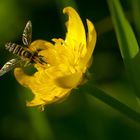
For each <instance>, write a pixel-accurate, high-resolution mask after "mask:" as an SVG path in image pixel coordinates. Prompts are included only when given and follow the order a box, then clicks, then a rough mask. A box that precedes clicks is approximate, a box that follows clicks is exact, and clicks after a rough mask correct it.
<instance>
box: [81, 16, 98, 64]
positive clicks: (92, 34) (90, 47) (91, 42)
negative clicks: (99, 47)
mask: <svg viewBox="0 0 140 140" xmlns="http://www.w3.org/2000/svg"><path fill="white" fill-rule="evenodd" d="M87 26H88V34H87V53H86V55H85V57H84V58H83V65H84V66H86V65H88V63H89V62H90V59H91V57H92V53H93V51H94V48H95V44H96V40H97V34H96V31H95V28H94V25H93V24H92V22H91V21H90V20H88V19H87Z"/></svg>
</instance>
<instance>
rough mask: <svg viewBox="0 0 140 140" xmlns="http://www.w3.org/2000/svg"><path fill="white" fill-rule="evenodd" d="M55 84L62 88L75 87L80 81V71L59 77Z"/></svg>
mask: <svg viewBox="0 0 140 140" xmlns="http://www.w3.org/2000/svg"><path fill="white" fill-rule="evenodd" d="M55 82H56V84H57V85H58V86H60V87H62V88H76V87H77V85H79V84H80V83H81V82H82V73H81V72H76V73H73V74H70V75H67V76H63V77H59V78H57V79H56V80H55Z"/></svg>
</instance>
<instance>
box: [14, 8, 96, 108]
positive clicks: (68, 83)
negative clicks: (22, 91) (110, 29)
mask: <svg viewBox="0 0 140 140" xmlns="http://www.w3.org/2000/svg"><path fill="white" fill-rule="evenodd" d="M63 13H66V14H67V15H68V17H69V19H68V21H67V22H66V27H67V34H66V38H65V40H63V39H60V38H59V39H56V38H55V39H52V41H53V43H51V42H48V41H44V40H36V41H34V42H32V43H31V45H30V46H29V47H30V48H33V49H37V48H41V49H42V51H40V52H39V55H41V56H43V60H44V61H45V62H46V64H42V65H41V64H39V63H36V64H35V65H34V67H35V68H36V69H37V72H35V73H34V74H33V75H32V76H30V75H27V74H25V73H24V72H23V70H22V69H21V68H16V69H15V70H14V74H15V77H16V79H17V81H18V82H19V83H20V84H21V85H23V86H25V87H27V88H29V89H31V91H32V92H33V94H34V98H33V100H32V101H30V102H27V106H44V105H46V104H51V103H54V102H56V101H59V100H61V99H64V98H65V97H66V96H68V95H69V93H70V91H71V90H72V89H73V88H76V87H77V86H78V85H79V84H80V83H81V82H82V80H83V75H84V74H85V72H86V70H87V68H88V66H89V63H90V60H91V56H92V53H93V50H94V48H95V43H96V31H95V29H94V26H93V24H92V22H91V21H89V20H88V19H87V27H88V33H87V39H86V34H85V29H84V26H83V23H82V21H81V19H80V17H79V15H78V13H77V12H76V11H75V10H74V9H73V8H72V7H66V8H64V9H63Z"/></svg>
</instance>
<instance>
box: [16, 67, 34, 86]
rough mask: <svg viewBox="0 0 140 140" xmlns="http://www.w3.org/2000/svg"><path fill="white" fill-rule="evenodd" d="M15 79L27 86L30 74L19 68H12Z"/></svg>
mask: <svg viewBox="0 0 140 140" xmlns="http://www.w3.org/2000/svg"><path fill="white" fill-rule="evenodd" d="M14 75H15V77H16V80H17V81H18V82H19V83H20V84H21V85H23V86H24V87H29V84H30V82H31V78H32V76H28V75H26V74H25V73H24V72H23V70H22V69H21V68H15V69H14Z"/></svg>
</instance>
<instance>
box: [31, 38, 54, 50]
mask: <svg viewBox="0 0 140 140" xmlns="http://www.w3.org/2000/svg"><path fill="white" fill-rule="evenodd" d="M52 46H53V44H51V43H50V42H48V41H46V40H35V41H33V42H32V43H31V45H30V46H29V50H30V51H31V52H36V51H38V50H46V49H48V47H52Z"/></svg>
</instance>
